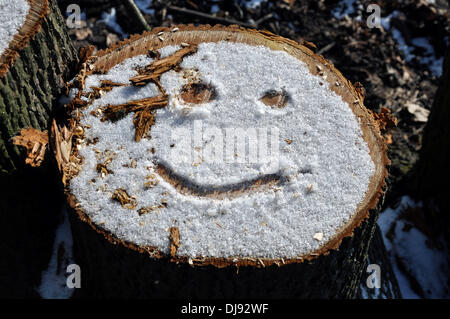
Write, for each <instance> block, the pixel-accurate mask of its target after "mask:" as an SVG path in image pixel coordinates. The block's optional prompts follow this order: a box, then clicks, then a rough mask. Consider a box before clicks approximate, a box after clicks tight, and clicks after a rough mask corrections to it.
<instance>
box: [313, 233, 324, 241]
mask: <svg viewBox="0 0 450 319" xmlns="http://www.w3.org/2000/svg"><path fill="white" fill-rule="evenodd" d="M313 238H314V239H315V240H317V241H321V240H322V239H323V233H315V234H314V237H313Z"/></svg>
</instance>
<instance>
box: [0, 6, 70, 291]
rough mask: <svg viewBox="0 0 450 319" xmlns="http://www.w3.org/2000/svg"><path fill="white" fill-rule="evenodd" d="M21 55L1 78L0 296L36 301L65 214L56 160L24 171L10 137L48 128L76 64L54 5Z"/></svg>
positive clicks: (22, 160) (25, 168)
mask: <svg viewBox="0 0 450 319" xmlns="http://www.w3.org/2000/svg"><path fill="white" fill-rule="evenodd" d="M19 53H20V55H19V57H18V58H17V59H16V61H15V64H14V66H12V67H11V68H10V70H9V72H8V73H7V74H6V75H5V76H4V77H3V78H1V79H0V190H1V199H0V250H1V251H2V257H1V258H0V297H4V298H24V297H26V298H30V297H32V298H38V297H39V295H38V293H37V291H36V288H37V287H38V286H39V283H40V277H41V272H42V271H43V270H45V269H46V268H47V265H48V262H49V260H50V257H51V251H52V246H53V241H54V234H55V228H56V226H57V222H58V217H59V216H60V215H61V214H60V213H61V203H62V202H63V201H62V197H61V189H60V187H59V181H58V179H59V176H57V168H56V167H55V166H54V164H53V161H44V163H43V166H41V167H40V168H31V167H24V163H25V162H24V158H23V155H24V154H25V148H22V147H20V148H19V147H16V146H14V145H12V142H11V141H10V138H11V137H12V136H13V135H15V134H16V133H17V132H18V131H19V130H20V129H21V128H25V127H34V128H37V129H42V130H47V129H48V125H49V119H50V117H51V114H52V112H53V109H54V105H55V100H56V98H57V97H58V96H59V95H60V94H61V92H63V91H64V86H65V82H64V81H65V80H68V79H69V75H73V74H71V72H74V70H73V68H72V67H73V65H74V64H76V63H77V60H78V57H77V53H76V52H75V51H74V49H73V47H72V45H71V42H70V39H69V38H68V36H67V34H66V30H65V23H64V20H63V18H62V17H61V14H60V12H59V10H58V9H57V7H56V4H55V1H53V0H52V1H50V13H49V14H48V16H47V17H46V20H45V21H44V22H43V24H42V27H41V30H40V31H39V32H38V33H37V34H36V35H35V37H34V38H33V39H30V41H29V43H28V45H27V46H26V47H25V48H24V49H23V50H21V51H20V52H19ZM47 158H48V156H47ZM5 173H7V174H5Z"/></svg>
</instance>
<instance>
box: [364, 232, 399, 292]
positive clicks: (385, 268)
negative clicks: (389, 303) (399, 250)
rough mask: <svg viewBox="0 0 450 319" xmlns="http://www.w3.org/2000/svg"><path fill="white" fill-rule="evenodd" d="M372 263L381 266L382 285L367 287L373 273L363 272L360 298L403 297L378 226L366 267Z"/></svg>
mask: <svg viewBox="0 0 450 319" xmlns="http://www.w3.org/2000/svg"><path fill="white" fill-rule="evenodd" d="M370 264H376V265H378V266H380V272H381V274H380V275H381V282H380V284H381V287H380V288H369V287H367V278H368V276H369V275H370V274H371V273H372V272H370V273H367V272H365V271H364V272H363V275H362V277H361V285H360V287H359V291H358V298H364V299H399V298H402V295H401V292H400V287H399V285H398V282H397V278H396V277H395V273H394V270H393V269H392V265H391V262H390V260H389V256H388V254H387V251H386V247H385V246H384V242H383V234H382V233H381V230H380V228H379V227H378V226H376V227H375V233H374V235H373V238H372V242H371V244H370V248H369V254H368V258H367V262H366V266H365V267H366V268H365V269H367V266H368V265H370Z"/></svg>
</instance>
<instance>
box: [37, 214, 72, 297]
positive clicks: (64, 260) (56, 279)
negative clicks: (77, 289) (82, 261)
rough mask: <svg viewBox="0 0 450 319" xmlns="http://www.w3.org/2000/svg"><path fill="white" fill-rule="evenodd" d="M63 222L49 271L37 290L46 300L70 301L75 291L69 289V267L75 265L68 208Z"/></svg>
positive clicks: (56, 236) (58, 229)
mask: <svg viewBox="0 0 450 319" xmlns="http://www.w3.org/2000/svg"><path fill="white" fill-rule="evenodd" d="M62 215H63V220H62V222H61V224H60V225H59V226H58V228H57V229H56V234H55V242H54V244H53V254H52V257H51V259H50V263H49V265H48V268H47V270H45V271H44V272H43V273H42V277H41V285H40V286H39V288H38V289H37V291H38V293H39V294H40V295H41V297H42V298H44V299H68V298H70V297H72V295H73V293H74V289H70V288H68V287H67V284H66V281H67V273H66V270H67V266H68V265H70V264H73V263H74V259H73V253H72V230H71V228H70V222H69V216H68V211H67V208H66V207H65V206H64V207H63V210H62Z"/></svg>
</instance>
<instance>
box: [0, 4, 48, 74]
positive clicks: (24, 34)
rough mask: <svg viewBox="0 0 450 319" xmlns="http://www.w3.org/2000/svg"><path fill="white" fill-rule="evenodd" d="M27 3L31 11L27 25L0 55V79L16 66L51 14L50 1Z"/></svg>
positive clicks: (26, 19) (27, 18)
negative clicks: (24, 50) (23, 50)
mask: <svg viewBox="0 0 450 319" xmlns="http://www.w3.org/2000/svg"><path fill="white" fill-rule="evenodd" d="M27 2H28V4H29V6H30V10H29V11H28V14H27V16H26V18H25V23H24V24H23V25H22V27H21V28H20V30H19V32H18V33H17V34H16V35H15V36H14V37H13V39H12V40H11V42H10V43H9V45H8V48H6V49H5V51H4V52H3V53H2V54H1V55H0V78H2V77H3V76H4V75H5V74H6V73H7V72H8V71H9V68H10V67H11V66H13V65H14V62H15V60H16V58H17V57H18V56H19V54H20V50H22V49H23V48H25V47H26V46H27V45H28V41H29V40H30V39H31V38H33V37H34V35H35V34H36V33H38V32H39V31H40V30H41V25H42V23H43V21H44V20H45V18H46V16H47V15H48V14H49V13H50V8H49V3H48V0H27Z"/></svg>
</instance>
